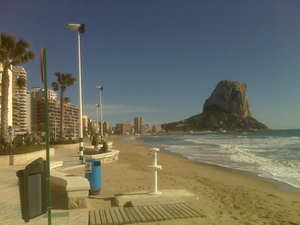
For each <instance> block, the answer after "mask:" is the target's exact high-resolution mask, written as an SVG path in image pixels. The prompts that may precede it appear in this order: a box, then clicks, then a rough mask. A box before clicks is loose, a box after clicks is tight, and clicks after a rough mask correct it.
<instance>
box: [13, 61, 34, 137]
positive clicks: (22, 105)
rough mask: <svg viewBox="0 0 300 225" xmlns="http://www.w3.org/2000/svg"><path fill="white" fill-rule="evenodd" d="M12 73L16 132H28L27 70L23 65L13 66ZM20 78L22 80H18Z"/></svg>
mask: <svg viewBox="0 0 300 225" xmlns="http://www.w3.org/2000/svg"><path fill="white" fill-rule="evenodd" d="M12 73H13V76H12V111H13V118H12V119H13V127H14V130H15V132H21V133H26V132H28V131H29V127H30V121H29V118H28V117H27V107H28V105H27V72H26V70H25V69H24V68H23V67H22V66H13V67H12ZM20 80H22V82H17V81H20ZM18 84H21V86H18Z"/></svg>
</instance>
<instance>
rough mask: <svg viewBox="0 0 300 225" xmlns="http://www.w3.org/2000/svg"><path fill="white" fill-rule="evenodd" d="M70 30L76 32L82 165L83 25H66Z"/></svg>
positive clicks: (80, 158)
mask: <svg viewBox="0 0 300 225" xmlns="http://www.w3.org/2000/svg"><path fill="white" fill-rule="evenodd" d="M66 27H67V28H69V29H71V30H76V31H77V32H78V95H79V96H78V98H79V153H80V155H79V160H80V161H81V163H83V129H82V87H81V52H80V34H84V32H85V25H84V24H81V25H80V24H68V25H67V26H66Z"/></svg>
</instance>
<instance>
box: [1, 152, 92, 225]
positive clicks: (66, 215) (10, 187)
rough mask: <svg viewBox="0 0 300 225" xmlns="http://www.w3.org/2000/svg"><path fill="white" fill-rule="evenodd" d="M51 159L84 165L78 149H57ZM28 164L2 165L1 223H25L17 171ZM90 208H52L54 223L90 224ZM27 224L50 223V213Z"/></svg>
mask: <svg viewBox="0 0 300 225" xmlns="http://www.w3.org/2000/svg"><path fill="white" fill-rule="evenodd" d="M51 161H64V167H78V166H84V165H82V164H81V165H80V164H79V155H78V149H56V151H55V155H54V156H52V157H51ZM25 166H26V164H24V165H16V166H1V167H0V206H1V210H0V224H10V225H19V224H25V222H24V220H23V219H22V216H21V206H20V196H19V187H18V184H17V183H18V177H17V176H16V172H17V171H18V170H23V169H24V168H25ZM88 214H89V209H72V210H62V209H55V207H53V208H52V210H51V220H52V224H53V225H56V224H70V225H75V224H86V225H87V224H88ZM27 224H34V225H35V224H37V225H45V224H48V214H47V213H46V214H44V215H41V216H38V217H36V218H34V219H31V220H30V222H29V223H27Z"/></svg>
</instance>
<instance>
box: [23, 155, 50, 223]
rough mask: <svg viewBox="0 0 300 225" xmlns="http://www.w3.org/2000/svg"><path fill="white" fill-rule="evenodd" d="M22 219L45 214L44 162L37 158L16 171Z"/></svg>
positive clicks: (27, 220)
mask: <svg viewBox="0 0 300 225" xmlns="http://www.w3.org/2000/svg"><path fill="white" fill-rule="evenodd" d="M17 177H18V179H19V192H20V203H21V213H22V219H24V221H25V222H29V220H30V219H32V218H34V217H37V216H39V215H42V214H45V213H46V212H47V194H46V188H47V187H46V162H45V161H44V160H43V158H38V159H36V160H35V161H33V162H31V163H30V164H29V165H27V166H26V167H25V169H24V170H19V171H17Z"/></svg>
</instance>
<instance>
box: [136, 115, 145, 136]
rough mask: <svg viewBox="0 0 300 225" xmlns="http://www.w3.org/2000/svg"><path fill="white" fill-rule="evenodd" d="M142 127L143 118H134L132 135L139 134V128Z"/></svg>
mask: <svg viewBox="0 0 300 225" xmlns="http://www.w3.org/2000/svg"><path fill="white" fill-rule="evenodd" d="M143 125H144V117H134V133H135V134H141V127H142V126H143Z"/></svg>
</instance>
